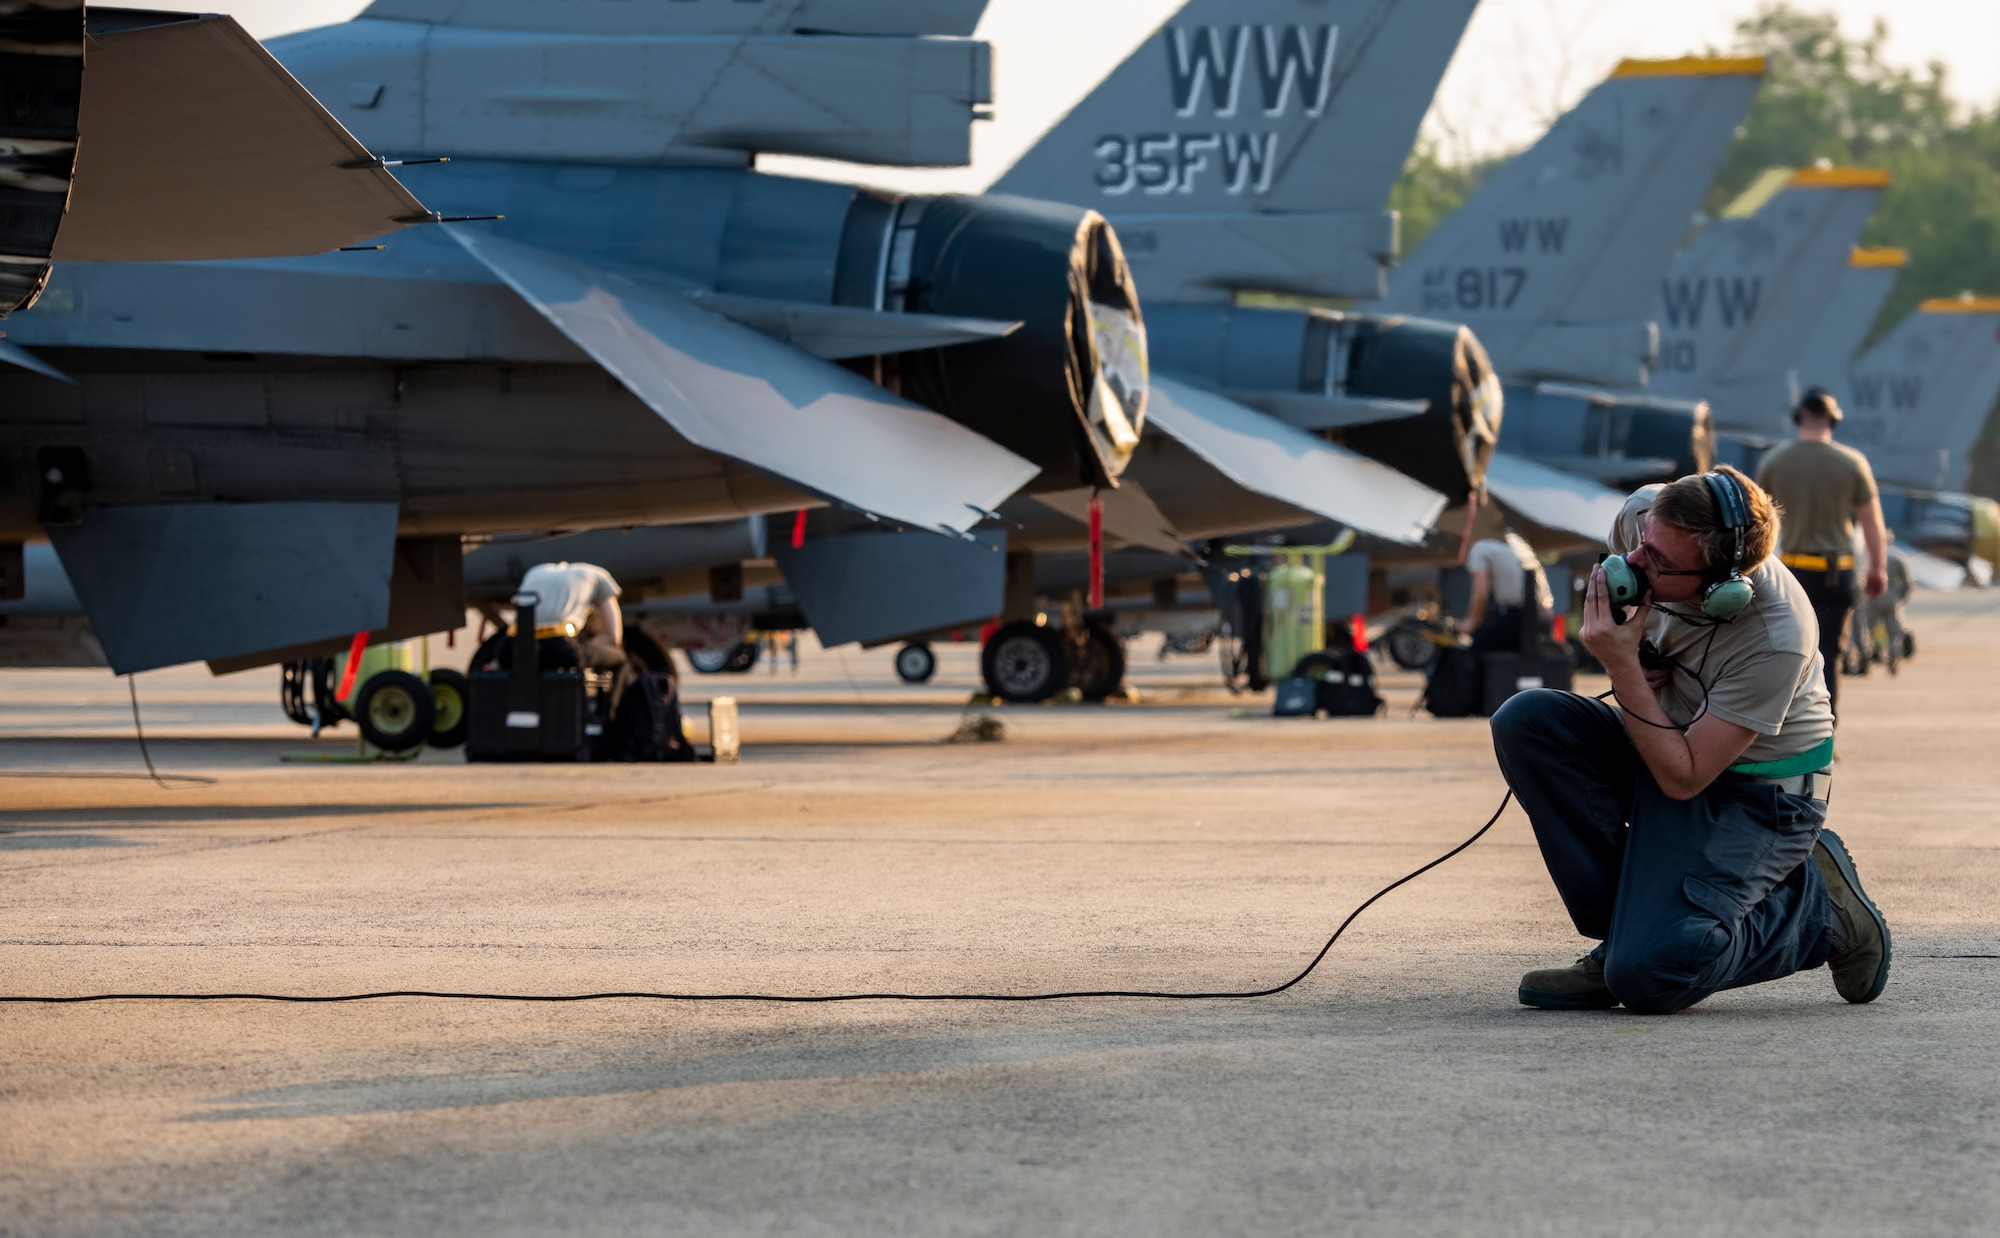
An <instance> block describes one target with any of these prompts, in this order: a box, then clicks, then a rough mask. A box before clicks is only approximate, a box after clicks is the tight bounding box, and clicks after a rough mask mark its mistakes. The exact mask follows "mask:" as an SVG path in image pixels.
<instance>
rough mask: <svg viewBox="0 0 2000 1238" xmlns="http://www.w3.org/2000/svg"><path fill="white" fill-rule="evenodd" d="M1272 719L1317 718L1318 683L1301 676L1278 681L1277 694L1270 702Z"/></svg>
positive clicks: (1289, 676) (1315, 680)
mask: <svg viewBox="0 0 2000 1238" xmlns="http://www.w3.org/2000/svg"><path fill="white" fill-rule="evenodd" d="M1271 716H1272V717H1274V718H1315V717H1318V716H1319V681H1318V680H1317V679H1307V678H1306V677H1305V676H1303V675H1287V676H1285V677H1284V678H1283V679H1280V680H1279V681H1278V693H1277V695H1276V696H1275V697H1274V698H1272V701H1271Z"/></svg>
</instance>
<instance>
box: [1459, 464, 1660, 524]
mask: <svg viewBox="0 0 2000 1238" xmlns="http://www.w3.org/2000/svg"><path fill="white" fill-rule="evenodd" d="M1486 491H1487V493H1488V494H1491V495H1492V496H1493V497H1494V498H1495V499H1497V500H1498V501H1499V502H1500V503H1501V504H1502V505H1503V506H1505V507H1508V508H1511V509H1513V510H1514V511H1517V512H1519V513H1520V514H1521V515H1523V516H1526V517H1527V518H1528V519H1530V520H1532V521H1534V522H1535V523H1536V524H1539V525H1542V526H1543V527H1545V528H1550V529H1560V530H1562V531H1563V532H1566V533H1575V534H1577V535H1578V536H1580V537H1586V538H1589V539H1590V540H1591V541H1593V542H1604V541H1606V540H1607V539H1608V538H1609V537H1610V536H1611V526H1612V525H1613V524H1614V523H1616V521H1617V519H1618V513H1619V511H1620V510H1622V509H1623V508H1624V506H1625V497H1626V496H1624V495H1623V494H1620V493H1619V492H1618V491H1616V490H1613V489H1611V488H1610V487H1608V486H1600V485H1598V484H1597V483H1596V482H1594V481H1591V480H1589V479H1588V478H1583V477H1577V476H1574V475H1572V474H1569V473H1564V472H1561V471H1559V470H1557V469H1552V468H1548V467H1546V466H1544V465H1540V464H1536V463H1534V462H1533V461H1531V460H1524V459H1522V458H1521V457H1520V456H1516V455H1510V454H1508V453H1507V452H1504V451H1496V452H1494V453H1493V459H1492V461H1491V462H1490V463H1489V464H1487V466H1486Z"/></svg>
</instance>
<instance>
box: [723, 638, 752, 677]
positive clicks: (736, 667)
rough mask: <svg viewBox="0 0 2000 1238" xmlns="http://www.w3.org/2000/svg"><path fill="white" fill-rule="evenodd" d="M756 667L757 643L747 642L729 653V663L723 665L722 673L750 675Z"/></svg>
mask: <svg viewBox="0 0 2000 1238" xmlns="http://www.w3.org/2000/svg"><path fill="white" fill-rule="evenodd" d="M755 665H757V642H756V641H754V640H747V641H744V642H743V643H742V644H740V645H738V646H737V647H736V648H734V649H732V650H730V651H729V661H727V662H725V663H723V664H722V671H723V673H724V674H726V675H747V674H749V673H750V668H751V667H753V666H755Z"/></svg>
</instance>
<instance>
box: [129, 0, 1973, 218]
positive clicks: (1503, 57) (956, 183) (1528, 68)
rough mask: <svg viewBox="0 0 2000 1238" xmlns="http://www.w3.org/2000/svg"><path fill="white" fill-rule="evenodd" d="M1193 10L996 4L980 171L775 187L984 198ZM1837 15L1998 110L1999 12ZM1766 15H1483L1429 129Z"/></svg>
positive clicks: (1547, 4) (1503, 128) (331, 1)
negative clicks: (1061, 120) (1026, 152)
mask: <svg viewBox="0 0 2000 1238" xmlns="http://www.w3.org/2000/svg"><path fill="white" fill-rule="evenodd" d="M124 2H125V3H127V4H133V3H138V4H139V5H140V7H150V8H183V9H185V8H194V7H200V8H202V9H203V10H205V11H211V12H214V11H220V12H227V13H233V14H235V15H236V17H237V18H238V20H240V21H242V22H243V24H244V25H245V26H247V27H249V29H250V31H251V33H253V34H256V35H258V36H259V37H268V36H270V35H274V34H282V33H284V32H285V31H288V30H298V29H303V28H305V27H308V26H316V25H323V24H325V23H328V22H335V21H342V20H345V19H346V18H348V17H351V16H353V15H354V14H355V13H357V12H359V11H360V10H361V9H362V8H363V7H364V4H363V3H362V2H361V0H208V3H206V4H203V5H200V6H195V5H191V4H188V3H186V0H179V2H178V3H154V4H145V3H144V0H124ZM1180 3H1181V0H992V6H991V7H990V8H989V9H988V10H987V13H986V18H985V20H984V21H983V22H982V23H981V25H980V28H979V34H980V37H982V38H985V39H987V40H989V41H990V42H992V43H993V45H994V96H995V100H994V101H995V108H996V111H997V113H998V115H997V117H996V119H995V120H994V121H992V122H991V123H988V124H983V125H980V126H979V127H978V128H977V129H976V130H975V139H974V151H975V156H974V158H975V162H974V164H973V166H972V167H970V168H963V169H943V170H938V171H922V172H897V171H892V170H889V169H879V168H866V169H858V168H857V169H849V168H843V167H841V166H839V165H830V164H818V165H815V164H814V163H812V162H811V161H807V160H798V159H765V160H762V161H760V165H759V166H761V167H764V168H767V169H769V170H772V171H787V172H799V173H805V174H809V175H831V176H839V177H842V178H843V179H847V178H852V179H856V180H865V181H868V182H871V183H875V184H884V185H891V186H896V187H902V188H908V189H929V190H936V191H950V190H961V191H962V190H976V189H983V188H984V187H985V186H986V185H987V184H988V183H989V182H991V181H992V180H993V179H994V177H996V176H998V175H999V174H1000V173H1001V172H1002V171H1003V170H1005V169H1006V168H1007V166H1008V165H1009V164H1011V163H1012V162H1013V160H1014V158H1015V156H1017V155H1018V154H1019V153H1020V152H1021V151H1022V150H1023V149H1025V148H1026V147H1027V146H1028V145H1029V144H1031V143H1032V142H1033V141H1034V139H1035V138H1036V136H1038V135H1039V134H1040V133H1041V132H1042V131H1043V130H1044V129H1046V128H1047V127H1048V126H1049V125H1050V124H1051V123H1053V122H1054V121H1055V120H1056V118H1058V117H1059V116H1061V115H1062V114H1063V112H1064V111H1066V110H1067V109H1068V108H1069V106H1070V105H1071V104H1072V103H1074V102H1075V101H1076V100H1077V98H1079V97H1080V96H1081V95H1082V94H1083V93H1084V92H1085V91H1086V90H1088V89H1089V88H1090V87H1091V86H1092V85H1094V84H1095V83H1096V82H1097V81H1098V80H1099V79H1101V78H1102V77H1103V76H1104V75H1105V74H1106V73H1108V72H1110V70H1111V68H1112V67H1113V66H1114V65H1116V64H1117V63H1118V62H1119V61H1120V60H1122V59H1124V57H1125V56H1126V55H1128V54H1129V53H1130V52H1131V50H1132V49H1133V48H1134V47H1135V46H1137V45H1138V44H1139V43H1140V42H1141V41H1142V40H1144V39H1145V37H1146V36H1147V34H1149V33H1150V32H1151V31H1152V30H1153V28H1154V27H1156V26H1157V25H1158V24H1159V23H1160V22H1161V21H1163V20H1165V19H1166V18H1167V17H1168V16H1169V15H1171V14H1172V13H1173V11H1174V10H1175V9H1176V8H1178V7H1179V6H1180ZM1798 3H1799V7H1801V8H1806V9H1809V10H1816V11H1827V10H1832V11H1834V12H1837V13H1839V14H1840V18H1841V23H1842V25H1843V27H1844V28H1845V29H1847V30H1848V31H1849V32H1850V33H1852V34H1857V35H1858V34H1864V33H1866V32H1867V31H1868V29H1869V28H1870V26H1871V25H1872V24H1873V23H1874V21H1875V19H1876V18H1878V17H1879V18H1881V19H1883V20H1885V21H1887V22H1888V24H1889V33H1890V41H1889V57H1890V59H1891V60H1893V61H1895V62H1898V63H1902V64H1908V65H1911V66H1921V65H1923V64H1926V63H1928V62H1929V61H1932V60H1938V61H1941V62H1943V63H1944V64H1945V66H1946V67H1947V69H1948V70H1949V71H1950V74H1951V79H1952V81H1953V83H1954V92H1955V93H1956V94H1957V95H1958V96H1959V97H1960V98H1962V99H1964V100H1966V101H1968V102H1971V103H1976V104H1978V105H1980V106H1981V107H1991V106H1992V105H1993V104H1994V103H1995V101H1996V100H2000V3H1996V2H1995V0H1893V2H1892V0H1798ZM1759 7H1760V0H1482V3H1481V4H1480V6H1479V11H1478V12H1477V14H1476V15H1475V16H1474V17H1473V19H1472V25H1471V27H1470V28H1469V29H1468V30H1467V32H1466V36H1465V41H1464V42H1463V43H1462V44H1461V45H1460V46H1459V50H1458V56H1457V58H1456V59H1455V60H1453V61H1452V65H1451V70H1450V72H1448V73H1447V74H1446V75H1445V79H1444V85H1443V88H1442V89H1441V90H1440V91H1439V94H1438V99H1437V102H1436V103H1435V104H1434V105H1433V106H1432V109H1431V115H1430V118H1429V120H1428V121H1427V122H1426V123H1427V125H1428V127H1429V132H1430V133H1431V134H1432V135H1433V136H1435V137H1437V138H1438V139H1439V140H1440V141H1441V142H1443V143H1445V145H1446V147H1447V149H1448V151H1451V152H1455V153H1459V154H1485V153H1490V152H1493V151H1499V150H1506V149H1511V148H1514V147H1518V146H1523V145H1525V144H1527V143H1528V142H1530V141H1532V140H1533V139H1534V138H1535V137H1536V136H1537V135H1538V134H1540V133H1541V131H1542V130H1543V129H1545V128H1546V127H1547V126H1548V123H1549V121H1550V120H1552V119H1553V118H1554V117H1555V116H1556V115H1558V114H1560V113H1561V112H1562V111H1563V110H1564V109H1565V108H1567V107H1568V106H1569V105H1570V104H1571V103H1574V102H1575V101H1576V99H1577V98H1578V97H1579V96H1581V95H1582V94H1583V92H1584V91H1585V90H1587V89H1589V87H1590V86H1591V85H1593V84H1594V83H1595V82H1597V81H1598V80H1599V79H1601V78H1602V77H1603V76H1604V74H1605V73H1606V72H1608V71H1609V70H1610V68H1611V66H1612V65H1614V64H1616V63H1617V62H1618V61H1619V60H1620V59H1621V58H1623V57H1626V56H1678V55H1683V54H1686V53H1688V52H1691V51H1698V50H1701V49H1703V48H1705V47H1708V46H1711V45H1721V44H1725V43H1727V42H1728V41H1729V38H1730V36H1731V33H1732V31H1733V29H1734V27H1735V24H1736V23H1737V22H1738V21H1740V20H1742V19H1743V18H1745V17H1747V16H1749V15H1750V14H1752V13H1754V12H1755V11H1756V10H1757V9H1758V8H1759Z"/></svg>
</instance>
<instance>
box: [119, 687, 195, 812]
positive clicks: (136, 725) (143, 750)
mask: <svg viewBox="0 0 2000 1238" xmlns="http://www.w3.org/2000/svg"><path fill="white" fill-rule="evenodd" d="M125 688H126V691H127V692H128V693H130V694H131V697H132V733H133V734H134V735H137V736H138V737H139V755H140V756H142V757H144V758H145V759H146V776H147V777H149V778H151V779H152V780H153V781H154V782H156V783H158V784H159V786H160V789H161V790H162V791H185V790H187V789H188V787H191V786H197V787H199V786H213V785H214V784H215V779H213V778H203V777H201V776H199V775H197V774H162V773H161V772H160V771H159V770H157V769H155V768H153V750H152V749H151V748H149V747H148V746H147V745H146V724H145V723H143V722H141V721H139V680H138V677H137V676H134V675H127V676H125ZM175 783H180V784H182V785H180V786H175V785H174V784H175Z"/></svg>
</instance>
